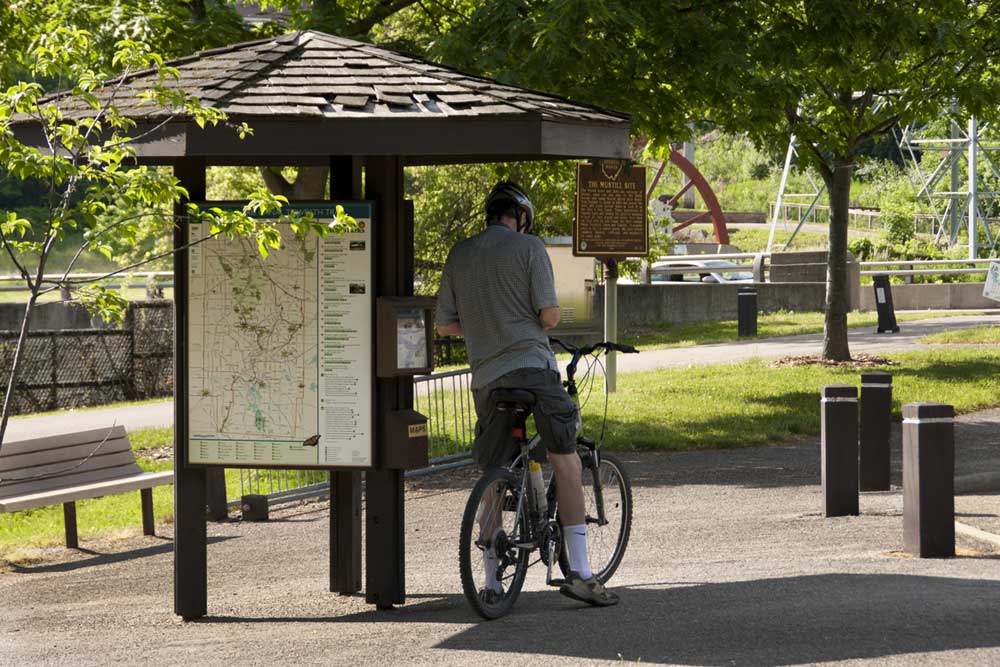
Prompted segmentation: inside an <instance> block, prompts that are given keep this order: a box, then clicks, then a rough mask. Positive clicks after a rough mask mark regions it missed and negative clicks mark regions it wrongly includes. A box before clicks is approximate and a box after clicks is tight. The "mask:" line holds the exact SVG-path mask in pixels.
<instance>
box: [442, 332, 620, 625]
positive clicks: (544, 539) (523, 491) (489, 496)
mask: <svg viewBox="0 0 1000 667" xmlns="http://www.w3.org/2000/svg"><path fill="white" fill-rule="evenodd" d="M549 341H550V342H551V343H553V344H555V345H558V346H559V347H561V348H563V349H564V350H566V351H567V352H570V353H571V354H572V358H571V360H570V363H569V365H568V367H567V368H566V380H565V381H564V382H563V387H565V388H566V392H567V393H568V394H569V395H570V397H571V398H572V399H573V401H574V402H576V403H577V405H578V406H579V404H580V396H579V390H578V388H577V382H576V378H575V376H576V371H577V366H578V364H579V362H580V361H581V359H584V358H587V359H592V361H588V366H587V372H586V373H585V374H584V377H583V379H582V380H581V382H580V384H581V386H584V387H586V388H587V399H589V397H590V391H592V390H593V382H594V377H595V374H594V373H593V369H594V367H595V366H600V367H601V368H602V369H603V363H602V362H601V359H600V358H601V356H602V355H603V354H607V352H608V351H611V350H615V351H618V352H624V353H638V350H636V349H635V348H634V347H631V346H629V345H619V344H618V343H612V342H607V341H605V342H600V343H595V344H593V345H585V346H582V347H576V346H573V345H569V344H567V343H563V342H562V341H560V340H558V339H555V338H550V339H549ZM588 380H589V385H588ZM490 398H491V400H492V401H493V402H494V403H495V404H496V406H497V409H498V410H501V411H505V412H510V413H511V414H512V415H513V422H514V425H513V427H512V428H511V440H512V443H513V444H515V445H516V450H515V451H516V452H517V455H516V456H515V457H514V459H513V461H512V462H511V463H510V465H508V466H507V467H505V468H491V469H489V470H487V471H486V473H485V474H483V476H482V477H481V478H480V479H479V481H477V482H476V485H475V486H474V487H473V489H472V493H471V494H470V495H469V500H468V502H467V503H466V506H465V512H464V514H463V516H462V527H461V533H460V536H459V546H458V558H459V571H460V574H461V579H462V589H463V591H464V593H465V597H466V599H467V600H468V601H469V604H470V605H471V606H472V608H473V609H474V610H475V611H476V613H478V614H479V615H480V616H482V617H483V618H485V619H488V620H489V619H495V618H499V617H501V616H504V615H506V614H507V613H509V612H510V610H511V609H512V608H513V606H514V602H515V601H516V600H517V597H518V595H519V594H520V592H521V587H522V586H523V585H524V580H525V577H526V576H527V571H528V568H529V567H530V566H532V565H535V564H536V563H538V562H542V563H544V564H545V566H546V575H545V582H546V584H548V585H550V586H558V585H560V584H561V583H562V581H563V580H562V579H559V578H556V577H553V576H552V574H553V567H554V566H556V565H558V566H559V569H560V571H561V572H562V575H563V577H566V576H567V574H568V573H569V571H570V567H569V558H568V556H567V554H566V550H565V548H564V547H563V540H562V530H561V526H560V522H559V512H558V507H557V503H556V485H555V478H554V476H553V475H549V480H548V483H547V484H546V483H545V480H544V477H543V475H542V474H541V469H540V467H539V464H538V463H537V461H536V459H538V458H541V457H540V456H533V454H535V452H536V451H537V450H536V449H535V448H536V447H537V445H538V444H539V442H540V438H539V436H538V435H537V434H535V435H534V436H532V437H531V438H529V437H528V436H527V430H526V422H527V418H528V415H530V414H531V409H532V407H533V405H534V401H535V396H534V394H532V393H531V392H529V391H525V390H522V389H496V390H494V391H493V393H492V394H491V395H490ZM584 404H586V401H585V402H584ZM580 407H581V408H582V406H580ZM606 426H607V395H606V394H605V404H604V423H603V425H602V427H601V435H600V437H599V438H598V439H597V440H596V441H594V440H592V439H590V438H587V437H584V436H583V435H582V432H581V433H580V434H578V435H577V454H578V455H579V456H580V460H581V463H582V466H583V482H584V504H585V508H586V524H587V550H588V556H589V558H590V563H591V568H592V569H593V571H594V574H595V575H596V576H597V579H598V580H599V581H600V582H601V583H602V584H604V583H607V581H608V580H609V579H610V578H611V576H612V575H613V574H614V573H615V570H617V569H618V566H619V564H621V560H622V556H623V555H624V554H625V548H626V547H627V546H628V538H629V534H630V532H631V529H632V486H631V482H630V481H629V478H628V474H627V473H626V471H625V466H624V465H623V464H622V462H621V461H620V460H618V458H616V457H615V456H612V455H610V454H604V453H602V452H601V444H602V442H603V439H604V429H605V427H606ZM536 550H538V552H539V557H538V560H535V561H533V562H530V559H531V557H532V555H533V553H534V552H535V551H536ZM490 551H492V554H490V553H489V552H490ZM487 558H495V559H496V572H495V573H496V579H497V581H498V582H500V585H501V590H500V592H499V593H494V592H489V588H488V587H487V586H486V574H485V572H486V570H485V560H486V559H487Z"/></svg>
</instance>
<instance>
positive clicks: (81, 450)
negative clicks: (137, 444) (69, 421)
mask: <svg viewBox="0 0 1000 667" xmlns="http://www.w3.org/2000/svg"><path fill="white" fill-rule="evenodd" d="M100 443H101V441H100V440H98V441H97V442H88V443H86V444H81V445H74V446H72V447H58V448H56V449H40V450H37V451H34V452H26V453H24V454H18V455H16V456H0V477H3V476H4V473H8V474H10V475H11V476H12V477H23V476H24V475H16V474H13V473H14V471H16V470H26V469H31V468H32V467H35V466H44V465H46V464H50V463H60V462H62V463H66V462H72V461H79V460H80V459H82V458H85V457H87V456H90V454H91V453H93V452H94V450H97V453H96V454H94V457H95V458H96V457H98V456H107V455H108V454H115V453H118V452H124V451H127V450H130V449H132V446H131V445H130V444H129V441H128V439H127V438H115V439H114V440H108V441H107V442H105V443H104V444H103V445H101V444H100ZM98 446H100V449H98Z"/></svg>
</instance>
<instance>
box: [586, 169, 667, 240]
mask: <svg viewBox="0 0 1000 667" xmlns="http://www.w3.org/2000/svg"><path fill="white" fill-rule="evenodd" d="M648 253H649V227H648V224H647V220H646V168H645V167H640V166H638V165H632V164H629V163H628V162H626V161H625V160H598V161H596V163H589V162H588V163H584V164H580V165H578V166H577V169H576V219H575V221H574V224H573V254H574V255H576V256H577V257H607V258H621V257H639V256H642V255H646V254H648Z"/></svg>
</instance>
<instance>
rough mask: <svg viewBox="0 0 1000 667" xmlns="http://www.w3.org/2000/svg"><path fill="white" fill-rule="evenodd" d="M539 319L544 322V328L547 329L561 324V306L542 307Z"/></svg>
mask: <svg viewBox="0 0 1000 667" xmlns="http://www.w3.org/2000/svg"><path fill="white" fill-rule="evenodd" d="M538 321H539V322H541V323H542V329H544V330H545V331H548V330H549V329H554V328H555V327H556V325H557V324H559V306H550V307H548V308H542V309H541V310H540V311H539V312H538Z"/></svg>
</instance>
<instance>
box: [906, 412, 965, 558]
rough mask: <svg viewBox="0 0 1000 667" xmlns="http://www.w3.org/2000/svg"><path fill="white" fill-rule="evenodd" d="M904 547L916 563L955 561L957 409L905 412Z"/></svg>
mask: <svg viewBox="0 0 1000 667" xmlns="http://www.w3.org/2000/svg"><path fill="white" fill-rule="evenodd" d="M903 545H904V548H905V550H906V551H907V552H908V553H911V554H913V555H914V556H919V557H920V558H951V557H952V556H954V555H955V409H954V408H953V407H952V406H950V405H943V404H941V403H910V404H908V405H904V406H903Z"/></svg>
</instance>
